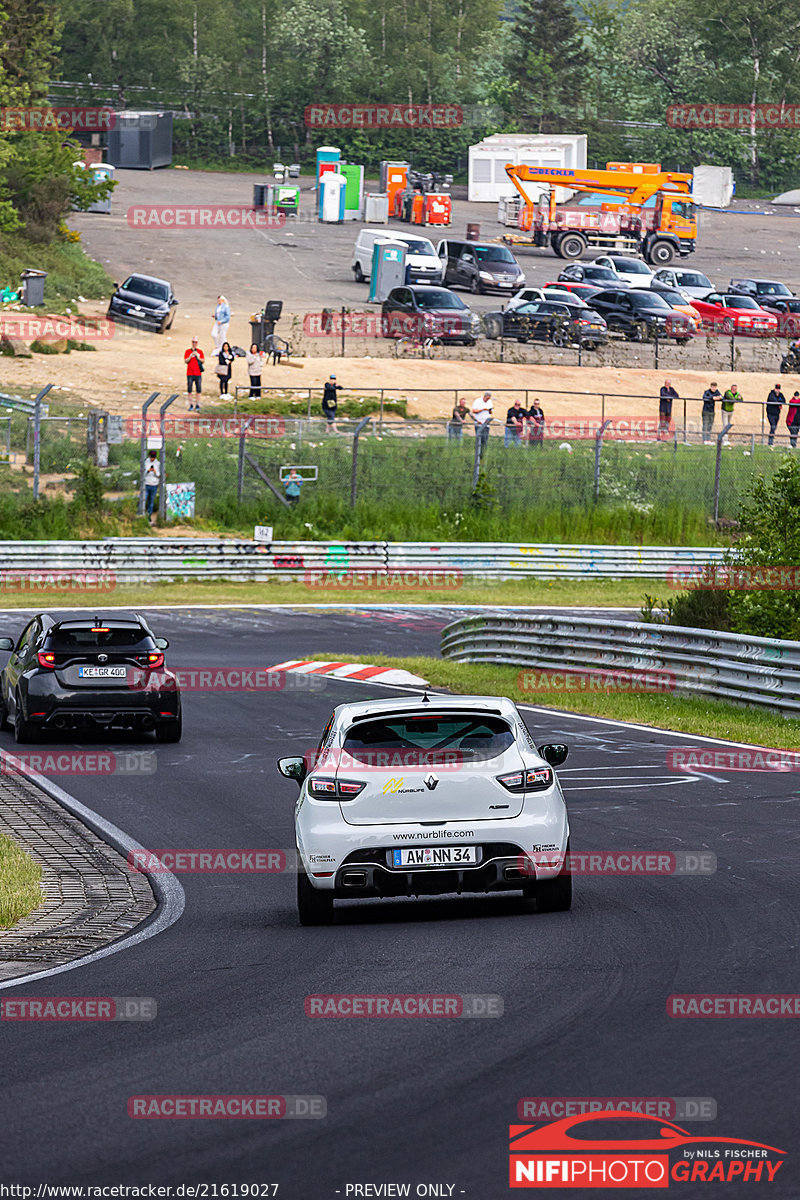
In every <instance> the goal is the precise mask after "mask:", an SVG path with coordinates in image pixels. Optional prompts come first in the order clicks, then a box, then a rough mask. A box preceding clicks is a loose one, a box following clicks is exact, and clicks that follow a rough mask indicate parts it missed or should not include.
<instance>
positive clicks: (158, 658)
mask: <svg viewBox="0 0 800 1200" xmlns="http://www.w3.org/2000/svg"><path fill="white" fill-rule="evenodd" d="M147 665H148V667H149V668H150V670H151V671H155V670H157V669H158V668H159V667H163V665H164V655H163V654H161V652H160V651H159V653H158V654H148V656H147Z"/></svg>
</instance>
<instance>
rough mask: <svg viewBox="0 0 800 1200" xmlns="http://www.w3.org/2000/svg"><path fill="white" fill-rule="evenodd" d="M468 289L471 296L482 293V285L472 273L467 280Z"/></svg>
mask: <svg viewBox="0 0 800 1200" xmlns="http://www.w3.org/2000/svg"><path fill="white" fill-rule="evenodd" d="M469 290H470V291H471V292H472V294H473V296H482V295H483V285H482V283H481V281H480V279H478V277H477V276H476V275H473V276H472V279H470V281H469Z"/></svg>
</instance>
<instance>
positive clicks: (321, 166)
mask: <svg viewBox="0 0 800 1200" xmlns="http://www.w3.org/2000/svg"><path fill="white" fill-rule="evenodd" d="M341 157H342V152H341V150H340V149H339V147H338V146H320V147H319V149H318V150H317V187H319V181H320V179H321V178H322V176H323V175H325V174H327V172H328V171H338V170H339V162H340V160H341Z"/></svg>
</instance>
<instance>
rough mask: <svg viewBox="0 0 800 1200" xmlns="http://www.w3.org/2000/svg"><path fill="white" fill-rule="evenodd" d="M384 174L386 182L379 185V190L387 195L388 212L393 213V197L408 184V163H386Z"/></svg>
mask: <svg viewBox="0 0 800 1200" xmlns="http://www.w3.org/2000/svg"><path fill="white" fill-rule="evenodd" d="M385 175H386V184H385V185H382V186H381V191H382V192H386V194H387V196H388V197H389V212H390V213H392V214H394V213H395V212H396V210H395V197H396V196H397V194H398V193H399V192H402V191H403V190H404V189H405V187H406V185H407V184H408V163H387V164H386V170H385Z"/></svg>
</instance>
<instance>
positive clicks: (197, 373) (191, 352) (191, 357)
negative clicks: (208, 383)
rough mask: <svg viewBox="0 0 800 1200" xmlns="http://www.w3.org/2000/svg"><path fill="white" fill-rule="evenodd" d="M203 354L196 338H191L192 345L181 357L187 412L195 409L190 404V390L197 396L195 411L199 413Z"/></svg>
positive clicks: (204, 357) (204, 358)
mask: <svg viewBox="0 0 800 1200" xmlns="http://www.w3.org/2000/svg"><path fill="white" fill-rule="evenodd" d="M205 360H206V356H205V354H203V351H202V350H201V349H200V347H199V346H198V344H197V338H196V337H193V338H192V344H191V346H190V348H189V349H188V350H187V351H186V353H185V354H184V356H183V361H184V362H185V363H186V395H187V396H188V397H189V412H191V411H192V409H193V408H194V407H195V405H194V404H192V388H194V390H195V393H196V395H197V405H196V407H197V411H198V412H199V411H200V393H201V392H202V390H203V363H204V362H205Z"/></svg>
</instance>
